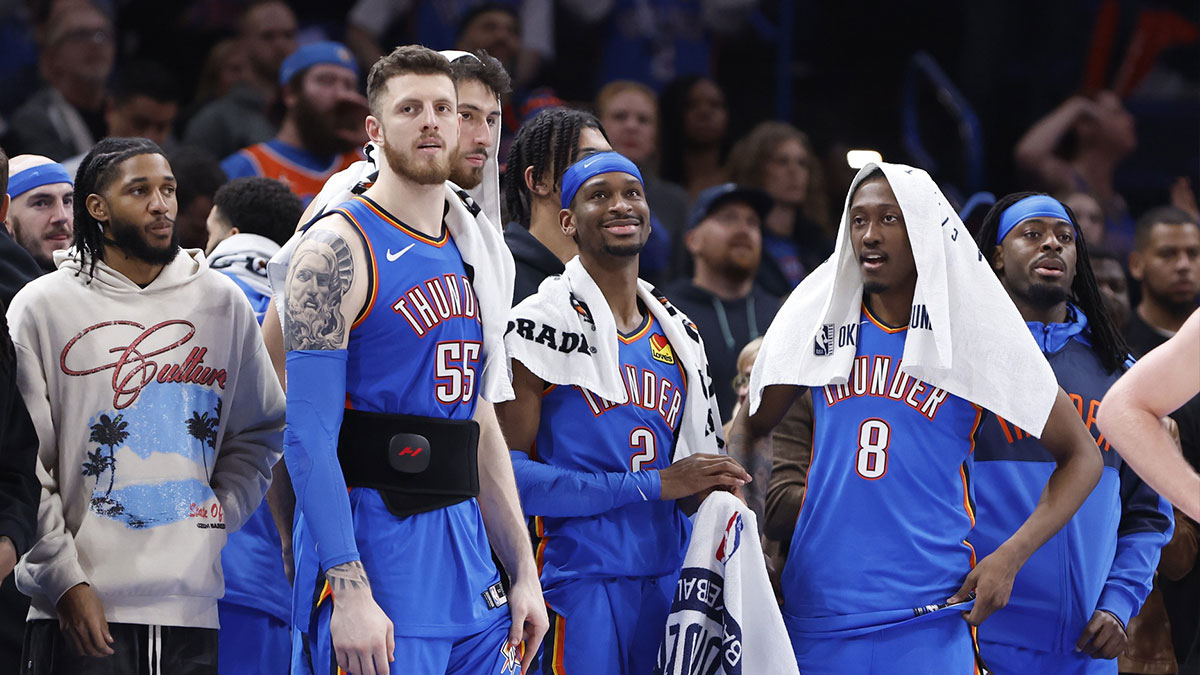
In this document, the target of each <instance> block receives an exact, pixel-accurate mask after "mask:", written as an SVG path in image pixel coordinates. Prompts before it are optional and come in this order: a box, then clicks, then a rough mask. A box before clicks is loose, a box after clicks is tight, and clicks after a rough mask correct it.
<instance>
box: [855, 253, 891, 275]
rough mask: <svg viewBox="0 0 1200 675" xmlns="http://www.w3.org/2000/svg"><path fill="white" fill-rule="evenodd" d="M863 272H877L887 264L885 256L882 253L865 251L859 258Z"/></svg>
mask: <svg viewBox="0 0 1200 675" xmlns="http://www.w3.org/2000/svg"><path fill="white" fill-rule="evenodd" d="M859 262H860V263H861V264H862V268H863V271H865V272H877V271H879V270H880V269H882V268H883V265H884V263H886V262H887V254H886V253H883V252H882V251H866V252H864V253H863V254H862V256H860V257H859Z"/></svg>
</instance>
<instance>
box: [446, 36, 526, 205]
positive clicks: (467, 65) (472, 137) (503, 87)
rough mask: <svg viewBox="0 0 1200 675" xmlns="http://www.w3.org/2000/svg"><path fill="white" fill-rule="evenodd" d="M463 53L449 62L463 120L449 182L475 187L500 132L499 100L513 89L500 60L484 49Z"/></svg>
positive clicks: (486, 165) (466, 188)
mask: <svg viewBox="0 0 1200 675" xmlns="http://www.w3.org/2000/svg"><path fill="white" fill-rule="evenodd" d="M460 53H461V54H462V56H460V57H458V58H456V59H454V60H453V61H451V62H450V68H451V69H452V70H453V71H454V82H455V85H456V86H457V88H458V116H459V117H460V118H461V119H462V122H461V127H460V129H459V132H458V157H457V158H456V159H455V161H454V164H453V165H452V166H451V167H450V181H451V182H452V183H454V184H455V185H457V186H459V187H461V188H463V189H464V190H473V189H475V188H476V187H478V186H479V184H480V183H482V182H483V179H484V173H485V171H486V169H487V167H488V158H489V157H490V156H491V153H492V148H493V146H494V145H495V143H496V135H497V134H499V133H500V99H501V98H502V97H503V96H505V95H507V94H508V93H509V92H510V91H511V90H512V79H511V78H509V76H508V73H507V72H505V70H504V66H502V65H500V61H498V60H497V59H496V58H495V57H492V56H488V53H487V52H485V51H483V50H482V49H481V50H479V51H477V52H474V53H467V52H460ZM496 199H497V200H499V195H498V194H497V195H496ZM493 224H494V225H496V226H497V227H499V226H500V225H501V224H500V223H493Z"/></svg>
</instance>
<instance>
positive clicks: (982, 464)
mask: <svg viewBox="0 0 1200 675" xmlns="http://www.w3.org/2000/svg"><path fill="white" fill-rule="evenodd" d="M1027 323H1028V325H1029V329H1030V330H1031V331H1032V332H1033V336H1034V338H1035V339H1036V340H1037V342H1038V344H1039V345H1040V346H1041V348H1042V351H1043V352H1044V353H1045V354H1046V359H1047V360H1048V361H1049V362H1050V367H1051V368H1053V369H1054V374H1055V376H1056V377H1057V378H1058V382H1059V385H1060V386H1061V387H1062V388H1063V390H1065V391H1066V392H1067V393H1068V394H1069V395H1070V397H1071V400H1072V401H1073V402H1074V403H1075V406H1076V408H1077V409H1078V410H1079V414H1080V416H1081V417H1082V418H1083V421H1084V424H1085V425H1086V426H1087V427H1088V431H1090V432H1091V433H1092V434H1093V435H1094V436H1096V437H1097V439H1096V442H1097V444H1098V445H1099V446H1100V449H1101V454H1102V455H1103V458H1104V471H1103V474H1102V476H1101V478H1100V483H1099V484H1098V485H1097V486H1096V488H1095V490H1093V491H1092V494H1091V495H1090V496H1089V497H1088V498H1087V500H1086V501H1085V502H1084V503H1083V506H1081V507H1079V511H1078V512H1077V513H1076V514H1075V516H1074V517H1073V518H1072V519H1071V520H1070V521H1069V522H1068V523H1067V524H1066V526H1064V527H1063V529H1062V530H1060V531H1059V532H1058V533H1057V534H1055V535H1054V536H1053V537H1051V538H1050V540H1049V541H1047V542H1046V543H1045V544H1044V545H1043V546H1042V547H1041V548H1040V549H1038V550H1037V551H1035V552H1034V554H1033V555H1032V556H1030V558H1029V560H1028V562H1026V563H1025V566H1024V567H1022V568H1021V571H1020V572H1018V573H1017V576H1016V580H1015V581H1014V583H1013V589H1012V596H1011V598H1010V599H1009V602H1008V606H1007V607H1005V608H1004V609H1002V610H1000V611H998V612H996V613H995V614H993V615H992V616H991V617H990V618H988V620H987V621H985V622H984V623H983V625H981V626H980V627H979V639H980V640H981V641H985V642H997V643H1001V644H1006V645H1013V646H1017V647H1024V648H1026V649H1036V650H1040V651H1046V652H1056V653H1068V652H1072V651H1074V649H1075V643H1076V642H1077V641H1078V640H1079V637H1080V635H1081V634H1082V633H1083V629H1084V626H1086V625H1087V622H1088V621H1089V620H1091V618H1092V614H1093V613H1094V612H1095V611H1096V610H1104V611H1107V612H1110V613H1112V614H1113V615H1114V616H1116V618H1117V619H1118V620H1120V622H1121V625H1122V626H1124V625H1127V624H1128V622H1129V618H1130V617H1131V616H1133V615H1135V614H1137V613H1138V610H1139V609H1141V606H1142V602H1144V601H1145V599H1146V596H1147V595H1148V594H1149V593H1150V586H1151V583H1152V582H1153V580H1154V569H1155V568H1156V567H1157V566H1158V556H1159V550H1160V549H1161V548H1162V547H1163V546H1164V545H1165V544H1166V543H1167V542H1168V541H1169V540H1170V538H1171V534H1172V532H1173V531H1174V526H1175V523H1174V519H1173V517H1172V515H1171V506H1170V504H1168V503H1167V501H1166V500H1164V499H1162V498H1161V497H1159V496H1158V494H1157V493H1155V492H1154V491H1153V490H1151V489H1150V488H1149V487H1148V486H1147V485H1146V484H1145V483H1143V482H1142V480H1141V478H1139V477H1138V476H1137V474H1135V473H1134V472H1133V471H1132V470H1131V469H1130V468H1129V467H1128V466H1127V465H1126V464H1125V463H1124V462H1123V461H1121V456H1120V455H1118V454H1117V451H1116V449H1114V448H1113V447H1111V446H1110V445H1109V444H1108V441H1107V440H1105V439H1104V437H1103V436H1102V435H1100V432H1099V430H1098V429H1097V428H1096V414H1097V412H1098V410H1099V407H1100V400H1101V399H1103V398H1104V393H1105V392H1106V391H1108V388H1109V387H1110V386H1112V383H1113V382H1115V381H1116V380H1117V378H1118V377H1119V376H1120V373H1109V372H1106V371H1105V370H1104V367H1103V366H1102V365H1101V363H1100V359H1099V358H1097V356H1096V354H1095V352H1094V351H1093V350H1092V346H1091V343H1090V342H1089V338H1090V331H1089V330H1088V326H1087V318H1086V317H1085V316H1084V315H1083V312H1081V311H1079V310H1078V309H1076V308H1075V307H1070V309H1069V310H1068V321H1067V322H1066V323H1052V324H1042V323H1037V322H1027ZM1054 466H1055V464H1054V459H1053V458H1052V457H1051V455H1050V453H1049V452H1048V451H1047V450H1046V449H1045V448H1044V447H1043V446H1042V444H1041V443H1040V442H1039V441H1038V439H1036V438H1034V437H1032V436H1030V435H1029V434H1027V433H1025V432H1024V431H1022V430H1021V429H1018V428H1017V427H1016V426H1014V425H1013V424H1011V423H1009V422H1007V421H1006V420H1004V419H1001V418H999V417H997V416H995V415H992V414H988V415H987V418H986V419H985V420H984V422H983V425H982V428H981V429H980V432H979V438H978V442H977V445H976V448H975V476H974V479H975V499H976V506H977V511H976V519H975V529H974V530H973V531H972V533H971V537H970V541H971V543H972V544H973V545H974V546H975V550H976V553H977V554H978V557H979V558H980V559H982V558H983V557H985V556H987V555H988V554H990V553H991V552H992V551H994V550H996V548H997V547H998V546H999V545H1000V544H1002V543H1004V541H1005V540H1006V539H1008V537H1010V536H1011V535H1012V534H1013V533H1014V532H1016V530H1017V528H1018V527H1020V526H1021V524H1022V523H1024V522H1025V519H1026V518H1028V517H1029V514H1030V513H1032V512H1033V509H1034V507H1035V506H1036V505H1037V502H1038V498H1039V497H1040V496H1041V494H1042V489H1043V488H1044V487H1045V486H1046V481H1047V480H1048V479H1049V477H1050V473H1051V472H1052V471H1054Z"/></svg>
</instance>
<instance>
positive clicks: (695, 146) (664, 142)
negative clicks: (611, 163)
mask: <svg viewBox="0 0 1200 675" xmlns="http://www.w3.org/2000/svg"><path fill="white" fill-rule="evenodd" d="M659 106H660V107H661V110H662V116H661V117H660V119H659V127H658V128H659V134H658V139H659V144H660V149H661V155H660V157H661V162H660V164H661V175H662V177H663V178H664V179H666V180H669V181H671V182H672V183H676V184H678V185H682V186H683V187H684V189H686V190H687V192H688V195H689V196H691V197H693V198H694V197H695V196H696V195H698V194H700V192H701V191H702V190H704V189H706V188H710V187H712V186H714V185H718V184H720V183H724V182H725V181H727V180H728V177H727V176H728V174H727V172H726V171H725V156H726V155H727V154H728V152H729V138H728V136H727V134H728V127H729V109H728V108H727V107H726V105H725V94H724V93H723V92H722V91H721V88H720V87H718V86H717V83H716V82H713V81H712V80H710V79H708V78H706V77H699V76H696V75H688V76H685V77H680V78H678V79H676V80H674V81H672V82H671V83H670V84H668V85H667V86H666V88H664V89H663V90H662V94H661V95H660V96H659Z"/></svg>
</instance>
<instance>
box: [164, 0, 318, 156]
mask: <svg viewBox="0 0 1200 675" xmlns="http://www.w3.org/2000/svg"><path fill="white" fill-rule="evenodd" d="M296 29H297V23H296V15H295V14H293V13H292V10H291V8H290V7H288V5H287V3H285V2H283V0H255V1H254V2H251V3H250V4H249V5H248V6H247V7H246V9H245V11H244V12H243V14H242V18H241V20H240V21H239V23H238V39H239V40H240V41H241V44H242V47H243V48H244V49H245V50H246V54H247V56H248V57H249V62H250V69H249V73H248V75H249V77H248V78H247V79H246V80H245V81H244V82H241V83H239V84H238V85H237V86H235V87H234V88H233V89H232V90H231V91H230V92H229V93H228V94H226V95H225V96H223V97H222V98H219V99H217V100H216V101H213V102H212V103H210V104H209V105H207V106H205V107H204V108H202V109H201V110H200V111H198V112H197V113H196V115H195V117H193V118H192V120H191V122H190V123H189V124H188V128H187V131H186V132H185V133H184V136H183V142H184V143H185V144H186V145H192V146H195V147H198V148H204V149H205V150H207V151H208V152H210V153H212V154H213V155H214V156H217V157H225V156H227V155H229V154H230V153H233V152H237V151H238V150H240V149H241V148H244V147H246V146H249V145H254V144H255V143H261V142H263V141H265V140H267V139H269V138H271V136H273V135H275V129H276V126H275V125H274V124H272V123H271V120H270V119H269V118H268V117H267V107H268V105H269V104H270V103H271V101H272V100H274V98H275V97H276V96H278V87H279V85H278V82H279V68H280V66H281V64H282V63H283V60H284V59H285V58H287V56H288V55H289V54H291V53H292V52H294V51H296Z"/></svg>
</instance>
